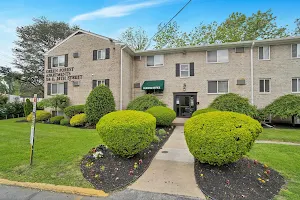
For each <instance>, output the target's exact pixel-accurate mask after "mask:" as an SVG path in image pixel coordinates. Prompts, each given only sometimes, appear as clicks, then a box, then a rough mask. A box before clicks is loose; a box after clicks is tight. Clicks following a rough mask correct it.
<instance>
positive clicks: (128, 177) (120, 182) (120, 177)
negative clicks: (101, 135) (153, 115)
mask: <svg viewBox="0 0 300 200" xmlns="http://www.w3.org/2000/svg"><path fill="white" fill-rule="evenodd" d="M174 128H175V127H174V126H172V127H168V128H163V129H165V131H166V132H167V134H165V135H159V134H158V130H159V129H162V127H161V128H159V127H158V128H157V129H156V135H157V136H158V137H159V139H160V142H158V143H155V142H152V143H151V145H150V146H149V147H148V148H147V149H145V150H143V151H142V152H140V153H138V154H137V155H135V156H134V157H132V158H122V157H120V156H118V155H114V154H113V153H112V152H111V150H109V149H107V148H106V147H105V146H104V145H100V146H98V147H96V148H95V149H94V150H93V151H97V152H98V151H101V152H102V153H103V157H102V158H98V159H95V158H94V157H93V153H92V152H89V154H87V155H85V156H84V157H83V159H82V161H81V166H80V167H81V172H82V174H83V176H84V177H85V179H86V180H88V181H89V182H90V183H91V184H92V185H93V186H94V187H95V188H96V189H99V190H104V191H105V192H111V191H115V190H119V189H122V188H124V187H126V186H128V185H130V184H131V183H133V182H134V181H135V180H137V179H138V178H139V177H140V176H141V175H142V174H143V173H144V172H145V171H146V170H147V168H148V167H149V165H150V163H151V161H152V160H153V158H154V156H155V155H156V153H157V152H158V151H159V150H160V149H161V148H162V146H163V145H164V144H165V142H166V141H167V140H168V138H169V137H170V135H171V134H172V132H173V130H174Z"/></svg>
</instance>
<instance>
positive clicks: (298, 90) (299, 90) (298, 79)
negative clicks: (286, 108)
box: [291, 77, 300, 94]
mask: <svg viewBox="0 0 300 200" xmlns="http://www.w3.org/2000/svg"><path fill="white" fill-rule="evenodd" d="M293 79H297V91H296V92H293ZM299 81H300V77H293V78H292V81H291V91H292V93H293V94H298V93H300V88H298V86H299Z"/></svg>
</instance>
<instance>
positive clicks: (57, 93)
mask: <svg viewBox="0 0 300 200" xmlns="http://www.w3.org/2000/svg"><path fill="white" fill-rule="evenodd" d="M53 85H56V90H57V92H56V93H52V87H53ZM59 85H62V88H63V89H62V92H61V93H59V92H58V86H59ZM64 89H65V84H64V83H51V95H59V94H64V93H65V92H64Z"/></svg>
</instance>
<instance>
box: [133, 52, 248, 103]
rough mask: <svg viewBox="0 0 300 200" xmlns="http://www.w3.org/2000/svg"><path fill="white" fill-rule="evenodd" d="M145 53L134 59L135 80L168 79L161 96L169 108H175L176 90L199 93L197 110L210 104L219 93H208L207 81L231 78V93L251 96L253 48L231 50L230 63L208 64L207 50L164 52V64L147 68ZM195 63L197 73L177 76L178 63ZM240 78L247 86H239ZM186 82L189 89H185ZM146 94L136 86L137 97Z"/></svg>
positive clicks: (138, 81) (140, 81) (139, 81)
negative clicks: (236, 51)
mask: <svg viewBox="0 0 300 200" xmlns="http://www.w3.org/2000/svg"><path fill="white" fill-rule="evenodd" d="M145 61H146V56H143V57H142V60H141V61H135V67H136V73H135V83H141V85H142V84H143V82H144V81H146V80H165V89H164V92H163V94H160V95H158V97H159V98H161V99H162V100H163V101H164V102H165V103H167V105H168V107H170V108H173V93H174V92H197V102H199V105H198V106H197V109H201V108H205V107H207V106H208V105H209V104H210V103H211V102H212V101H213V100H214V99H215V98H216V97H217V96H218V95H216V94H208V92H207V91H208V83H207V81H208V80H228V81H229V92H233V93H238V94H240V95H242V96H244V97H247V98H249V99H250V97H251V85H250V49H249V48H245V52H244V53H235V49H229V62H228V63H206V51H199V52H187V53H185V54H183V53H175V54H165V57H164V62H165V63H164V66H163V67H146V65H145ZM191 62H194V72H195V75H194V76H191V77H188V78H180V77H176V74H175V72H176V71H175V69H176V63H191ZM237 79H245V81H246V85H236V82H237ZM183 84H186V90H185V91H184V90H183ZM141 94H144V91H142V90H141V89H134V96H135V97H136V96H139V95H141Z"/></svg>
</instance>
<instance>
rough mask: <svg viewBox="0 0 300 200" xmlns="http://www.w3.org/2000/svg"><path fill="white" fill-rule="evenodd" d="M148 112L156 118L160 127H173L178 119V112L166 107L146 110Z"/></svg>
mask: <svg viewBox="0 0 300 200" xmlns="http://www.w3.org/2000/svg"><path fill="white" fill-rule="evenodd" d="M146 112H147V113H149V114H151V115H153V116H154V117H155V118H156V124H157V125H158V126H171V125H172V122H173V120H174V119H175V118H176V112H175V111H174V110H172V109H170V108H167V107H164V106H154V107H152V108H149V109H148V110H146Z"/></svg>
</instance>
